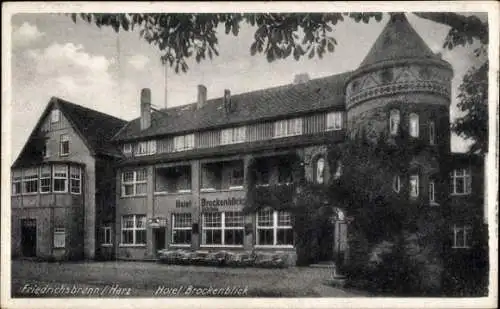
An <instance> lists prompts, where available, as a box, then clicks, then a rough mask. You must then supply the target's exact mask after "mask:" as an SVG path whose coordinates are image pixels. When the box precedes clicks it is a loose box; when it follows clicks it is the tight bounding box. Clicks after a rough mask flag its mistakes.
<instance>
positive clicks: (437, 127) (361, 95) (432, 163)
mask: <svg viewBox="0 0 500 309" xmlns="http://www.w3.org/2000/svg"><path fill="white" fill-rule="evenodd" d="M452 76H453V70H452V67H451V65H450V64H449V63H448V62H446V61H444V60H443V59H441V56H440V55H439V54H435V53H434V52H432V50H431V49H430V48H429V47H428V46H427V44H426V43H425V42H424V40H423V39H422V38H421V37H420V36H419V35H418V34H417V32H416V31H415V30H414V29H413V28H412V26H411V25H410V24H409V22H408V20H407V19H406V16H405V14H403V13H393V14H391V15H390V20H389V21H388V23H387V25H386V26H385V28H384V29H383V30H382V32H381V34H380V36H379V37H378V38H377V40H376V41H375V43H374V45H373V46H372V48H371V50H370V51H369V53H368V55H367V56H366V57H365V59H364V60H363V61H362V62H361V64H360V66H359V68H358V69H357V70H355V71H354V72H353V74H352V75H351V77H350V78H349V80H348V81H347V83H346V109H347V130H348V133H349V135H350V136H354V135H356V134H357V133H358V132H361V130H363V132H364V134H366V135H367V137H368V138H370V139H375V138H377V137H378V136H380V135H384V136H391V135H392V136H395V135H397V134H398V133H399V132H400V130H404V131H405V132H406V133H407V134H409V135H410V138H415V139H420V141H421V142H422V143H424V144H427V145H429V149H430V150H432V149H435V150H436V151H438V152H434V151H429V152H428V154H427V155H424V157H422V158H416V161H419V162H418V163H419V164H420V165H424V166H427V167H428V168H426V170H427V171H426V172H425V173H424V174H426V175H425V176H424V175H422V176H423V177H421V178H420V179H419V180H420V181H419V187H420V188H421V189H422V191H420V194H421V195H424V194H426V193H428V187H427V184H428V181H429V179H431V177H432V176H431V175H432V174H433V173H435V172H436V169H439V163H438V162H437V155H435V154H437V153H443V152H444V153H449V152H450V120H449V106H450V103H451V101H450V95H451V79H452ZM429 190H430V189H429Z"/></svg>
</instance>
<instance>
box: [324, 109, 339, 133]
mask: <svg viewBox="0 0 500 309" xmlns="http://www.w3.org/2000/svg"><path fill="white" fill-rule="evenodd" d="M340 129H342V113H341V112H330V113H328V114H327V115H326V130H327V131H330V130H340Z"/></svg>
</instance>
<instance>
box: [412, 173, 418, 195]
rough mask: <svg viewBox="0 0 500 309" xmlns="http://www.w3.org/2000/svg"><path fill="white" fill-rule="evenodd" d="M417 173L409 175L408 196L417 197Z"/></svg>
mask: <svg viewBox="0 0 500 309" xmlns="http://www.w3.org/2000/svg"><path fill="white" fill-rule="evenodd" d="M418 186H419V183H418V175H411V176H410V197H418Z"/></svg>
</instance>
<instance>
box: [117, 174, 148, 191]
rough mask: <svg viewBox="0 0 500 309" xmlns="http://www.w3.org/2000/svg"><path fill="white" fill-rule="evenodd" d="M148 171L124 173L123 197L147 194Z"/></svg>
mask: <svg viewBox="0 0 500 309" xmlns="http://www.w3.org/2000/svg"><path fill="white" fill-rule="evenodd" d="M147 182H148V179H147V170H146V169H140V170H136V171H126V172H123V173H122V197H127V196H136V195H145V194H146V193H147V192H146V190H147Z"/></svg>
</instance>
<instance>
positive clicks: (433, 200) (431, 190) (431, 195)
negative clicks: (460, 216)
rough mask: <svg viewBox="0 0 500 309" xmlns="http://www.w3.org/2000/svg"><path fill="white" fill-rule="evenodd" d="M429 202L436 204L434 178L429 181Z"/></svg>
mask: <svg viewBox="0 0 500 309" xmlns="http://www.w3.org/2000/svg"><path fill="white" fill-rule="evenodd" d="M429 203H430V204H431V205H436V183H435V182H434V180H431V181H429Z"/></svg>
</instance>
